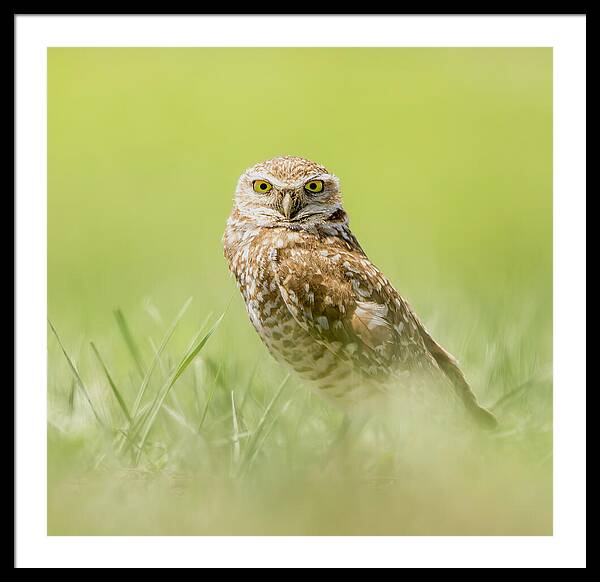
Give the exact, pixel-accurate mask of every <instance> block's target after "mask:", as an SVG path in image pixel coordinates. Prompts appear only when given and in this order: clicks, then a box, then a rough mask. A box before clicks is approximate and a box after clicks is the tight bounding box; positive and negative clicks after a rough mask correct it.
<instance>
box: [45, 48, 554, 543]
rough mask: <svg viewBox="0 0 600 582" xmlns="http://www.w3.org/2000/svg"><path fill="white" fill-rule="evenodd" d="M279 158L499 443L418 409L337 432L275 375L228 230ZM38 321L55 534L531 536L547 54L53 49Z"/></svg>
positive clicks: (398, 402)
mask: <svg viewBox="0 0 600 582" xmlns="http://www.w3.org/2000/svg"><path fill="white" fill-rule="evenodd" d="M286 153H287V154H296V155H304V156H306V157H309V158H312V159H315V160H317V161H319V162H322V163H324V164H325V165H326V166H327V167H328V168H329V170H330V171H333V172H334V173H335V174H336V175H338V176H339V178H340V180H341V185H342V191H343V199H344V205H345V208H346V210H347V211H348V213H349V216H350V221H351V227H352V229H353V231H354V232H355V234H356V235H357V237H358V238H359V240H360V242H361V245H362V246H363V248H364V249H365V250H366V252H367V254H368V255H369V257H370V258H371V260H373V262H374V263H375V264H376V265H378V266H379V267H380V268H381V270H382V271H383V272H384V273H385V274H386V275H387V276H388V278H389V279H390V280H391V282H392V283H393V284H394V285H395V286H396V287H397V289H398V290H399V291H400V292H401V293H402V294H403V295H404V296H405V297H406V298H407V300H408V301H409V302H410V303H411V305H412V306H413V307H414V308H415V310H416V312H417V313H418V314H419V316H420V317H421V318H422V319H423V321H424V323H425V325H426V326H427V327H428V329H429V330H430V331H431V332H432V334H433V335H434V337H435V338H436V339H437V340H438V341H439V342H440V343H441V344H442V345H443V346H444V347H445V348H447V349H448V350H449V351H450V352H451V353H453V354H454V355H455V356H456V357H457V358H458V359H459V360H460V362H461V365H462V368H463V369H464V372H465V374H466V376H467V378H468V379H469V381H470V382H471V383H472V385H473V387H474V389H475V391H476V393H477V395H478V397H479V398H480V399H481V401H482V403H483V404H485V405H486V406H489V407H492V408H493V409H494V411H495V412H496V414H497V415H498V417H499V419H500V422H501V427H500V429H499V430H498V431H497V432H495V433H485V432H481V431H477V430H474V429H473V427H470V426H468V425H466V424H465V422H464V419H463V417H462V415H461V408H460V406H459V404H458V403H457V402H456V400H455V399H454V397H453V396H452V395H451V394H438V393H435V392H432V391H431V392H428V393H422V394H404V393H402V392H398V393H397V394H396V395H395V397H394V398H392V399H391V400H390V401H389V402H388V404H387V405H386V406H384V407H383V409H381V410H372V411H370V412H369V413H367V412H365V413H364V414H362V415H359V416H358V417H357V418H354V419H353V421H352V422H351V423H350V425H347V423H345V422H344V417H343V415H342V413H341V412H340V411H338V410H336V409H334V408H332V407H331V406H330V405H328V404H326V403H325V402H324V401H322V400H321V399H320V398H319V397H318V395H315V394H313V393H311V392H310V391H309V390H308V389H307V387H306V386H304V385H302V384H301V383H300V382H299V381H298V380H297V379H296V378H295V377H294V376H293V375H292V376H290V377H289V378H287V373H288V371H287V370H285V369H283V368H282V367H280V366H279V365H277V364H276V363H275V362H274V361H273V360H272V359H271V358H270V356H269V355H268V354H267V352H266V350H265V348H264V346H263V345H262V343H261V342H260V340H259V339H258V337H257V335H256V333H255V332H254V330H253V329H252V326H251V324H250V323H249V321H248V318H247V315H246V313H245V310H244V306H243V303H242V300H241V298H240V297H239V293H237V291H236V290H235V285H234V283H233V281H232V280H231V279H230V278H229V276H228V274H227V270H226V266H225V262H224V260H223V256H222V248H221V242H220V239H221V236H222V233H223V230H224V226H225V220H226V217H227V215H228V214H229V211H230V208H231V198H232V194H233V190H234V188H235V183H236V180H237V177H238V176H239V175H240V173H241V172H242V171H243V170H244V169H245V168H246V167H248V166H250V165H252V164H254V163H255V162H257V161H259V160H261V159H266V158H269V157H272V156H274V155H280V154H286ZM190 297H193V298H194V300H193V301H190V300H189V299H188V298H190ZM223 313H224V314H225V315H224V317H223V318H222V319H219V317H220V315H221V314H223ZM48 316H49V319H50V320H51V323H50V325H49V326H48V531H49V533H50V534H52V535H103V534H111V535H112V534H114V535H126V534H139V535H153V534H173V535H186V534H215V535H216V534H340V535H352V534H374V535H377V534H415V535H442V534H454V535H474V534H482V535H494V534H506V535H515V534H522V535H534V534H535V535H537V534H543V535H547V534H550V533H551V532H552V359H553V355H552V51H551V49H544V48H540V49H536V48H524V49H517V48H509V49H502V48H498V49H476V48H474V49H459V48H457V49H444V48H439V49H403V48H384V49H368V48H366V49H359V48H348V49H339V48H334V49H319V48H314V49H302V48H298V49H291V48H290V49H277V48H275V49H260V48H256V49H245V48H240V49H233V48H231V49H229V48H223V49H212V48H206V49H203V48H182V49H159V48H157V49H144V48H140V49H116V48H115V49H103V48H81V49H77V48H51V49H49V50H48ZM217 322H219V323H218V326H217V327H216V328H215V327H214V326H215V324H216V323H217Z"/></svg>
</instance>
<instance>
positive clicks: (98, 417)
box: [48, 320, 106, 427]
mask: <svg viewBox="0 0 600 582" xmlns="http://www.w3.org/2000/svg"><path fill="white" fill-rule="evenodd" d="M48 325H50V329H51V330H52V333H53V334H54V337H56V341H57V342H58V345H59V346H60V349H61V350H62V353H63V354H64V355H65V358H66V359H67V362H68V364H69V367H70V368H71V371H72V372H73V375H74V376H75V379H76V380H77V384H79V387H80V388H81V390H82V392H83V393H84V395H85V398H86V400H87V401H88V404H89V405H90V408H91V409H92V412H93V413H94V416H95V417H96V420H97V421H98V422H99V423H100V425H101V426H103V427H104V426H106V425H105V423H104V421H103V420H102V418H101V417H100V415H99V414H98V412H97V411H96V408H95V407H94V404H93V403H92V399H91V398H90V393H89V391H88V389H87V388H86V386H85V384H84V383H83V380H82V378H81V376H80V375H79V371H78V370H77V366H75V364H74V362H73V360H71V357H70V356H69V354H68V353H67V350H66V349H65V346H63V343H62V341H60V337H59V335H58V332H57V331H56V328H55V327H54V326H53V325H52V322H51V321H50V320H48Z"/></svg>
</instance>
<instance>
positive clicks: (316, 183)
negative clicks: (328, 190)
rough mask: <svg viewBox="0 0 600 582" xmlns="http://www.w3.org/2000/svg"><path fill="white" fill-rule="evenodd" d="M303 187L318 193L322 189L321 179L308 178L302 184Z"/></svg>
mask: <svg viewBox="0 0 600 582" xmlns="http://www.w3.org/2000/svg"><path fill="white" fill-rule="evenodd" d="M304 188H306V190H307V191H308V192H312V193H314V194H318V193H319V192H322V191H323V180H310V181H309V182H306V184H304Z"/></svg>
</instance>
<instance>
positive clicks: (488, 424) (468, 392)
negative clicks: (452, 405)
mask: <svg viewBox="0 0 600 582" xmlns="http://www.w3.org/2000/svg"><path fill="white" fill-rule="evenodd" d="M420 331H421V336H422V337H423V340H424V341H425V345H426V346H427V349H428V350H429V353H430V354H431V355H432V356H433V357H434V359H435V361H436V362H437V364H438V366H439V367H440V369H441V370H442V371H443V372H444V374H446V376H447V377H448V379H449V380H450V382H451V383H452V387H453V388H454V391H455V392H456V394H457V395H458V397H459V398H460V399H461V400H462V402H463V404H464V405H465V408H466V409H467V411H468V412H469V414H470V415H471V417H472V418H473V419H474V420H475V421H476V422H477V424H479V425H480V426H481V427H482V428H484V429H487V430H492V429H495V428H496V427H497V426H498V420H497V419H496V417H495V416H494V414H493V413H492V412H490V411H489V410H488V409H487V408H484V407H483V406H481V404H479V402H478V401H477V396H475V393H474V392H473V390H472V389H471V386H469V383H468V382H467V380H466V378H465V376H464V374H463V373H462V370H461V369H460V368H459V366H458V362H457V361H456V359H455V358H454V356H452V354H450V353H448V352H447V351H446V350H445V349H444V348H443V347H442V346H440V345H439V344H438V343H437V342H436V341H435V340H434V339H433V338H432V337H431V336H430V335H429V333H428V332H427V330H425V328H424V327H421V329H420Z"/></svg>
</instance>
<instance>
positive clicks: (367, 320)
mask: <svg viewBox="0 0 600 582" xmlns="http://www.w3.org/2000/svg"><path fill="white" fill-rule="evenodd" d="M274 269H275V280H276V282H277V285H278V287H279V291H280V293H281V296H282V298H283V300H284V302H285V304H286V306H287V308H288V309H289V311H290V313H291V314H292V316H293V317H294V319H295V320H296V321H297V322H298V324H299V325H300V326H301V327H302V328H303V329H304V330H305V331H307V332H308V333H309V334H310V335H311V336H312V337H313V338H315V340H317V341H318V342H320V343H321V344H322V345H324V346H326V347H327V348H328V349H330V350H331V351H333V352H334V353H336V354H337V355H339V356H340V357H342V358H347V357H352V359H353V360H355V361H357V362H358V363H359V365H360V366H361V368H362V370H363V371H364V372H365V373H366V374H368V375H370V376H387V375H389V374H390V371H391V370H392V369H393V370H396V371H399V372H402V371H404V370H407V371H408V370H414V369H428V368H429V369H430V370H434V369H435V370H438V366H437V364H436V362H435V360H434V358H433V357H432V356H431V354H430V353H429V351H428V350H427V347H426V346H425V343H424V341H423V338H422V337H421V335H420V333H419V329H418V328H419V322H418V320H417V319H416V318H415V316H414V314H413V313H412V311H411V310H410V308H409V307H408V305H407V304H406V302H405V301H404V300H403V299H402V297H400V295H399V294H398V293H397V292H396V290H395V289H394V288H393V287H392V285H391V284H390V283H389V281H388V280H387V279H386V278H385V276H384V275H383V274H382V273H381V272H380V271H379V270H378V269H377V268H376V267H375V266H374V265H373V264H372V263H371V262H370V261H369V260H368V259H367V258H366V256H365V255H364V254H362V253H359V252H351V251H346V250H341V249H339V248H335V247H334V248H331V250H329V249H321V250H317V251H315V250H313V249H310V248H302V247H298V246H296V247H292V248H290V249H281V250H280V251H279V252H278V253H277V258H276V260H275V265H274Z"/></svg>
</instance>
